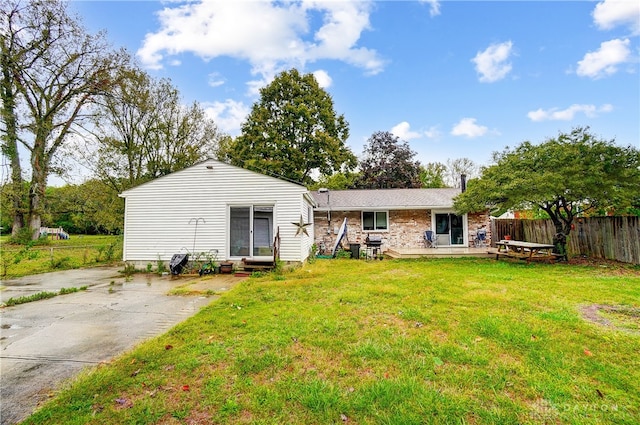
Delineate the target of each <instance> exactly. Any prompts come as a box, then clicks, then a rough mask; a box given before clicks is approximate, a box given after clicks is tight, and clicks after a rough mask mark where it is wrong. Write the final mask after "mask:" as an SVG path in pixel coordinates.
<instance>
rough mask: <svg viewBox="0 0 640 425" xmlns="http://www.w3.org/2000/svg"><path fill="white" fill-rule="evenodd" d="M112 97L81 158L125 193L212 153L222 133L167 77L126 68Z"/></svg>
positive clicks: (88, 133) (88, 131) (90, 129)
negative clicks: (158, 78) (187, 104)
mask: <svg viewBox="0 0 640 425" xmlns="http://www.w3.org/2000/svg"><path fill="white" fill-rule="evenodd" d="M114 81H115V85H114V87H113V88H112V90H111V93H110V95H109V96H105V97H104V98H103V99H102V101H101V102H100V103H99V104H98V105H96V108H95V114H94V115H93V120H91V122H90V125H89V126H87V127H86V128H85V130H84V131H85V137H83V139H84V140H86V141H87V143H89V144H90V146H87V148H86V149H76V154H77V156H80V160H81V162H82V163H83V164H85V165H86V166H87V167H88V168H89V169H91V170H92V171H93V172H94V175H95V176H96V177H97V178H99V179H100V180H102V181H103V182H105V183H106V184H108V185H109V186H110V187H112V188H113V189H114V190H116V191H118V192H121V191H123V190H126V189H128V188H130V187H132V186H135V185H137V184H139V183H141V182H144V181H146V180H150V179H153V178H156V177H159V176H162V175H166V174H169V173H172V172H174V171H177V170H180V169H183V168H185V167H188V166H190V165H193V164H194V163H196V162H198V161H201V160H203V159H205V158H206V157H208V156H213V155H214V154H215V152H216V150H217V143H218V140H219V139H220V137H221V135H220V134H219V132H218V129H217V127H216V125H215V123H214V122H213V120H211V119H210V118H208V117H207V116H206V114H205V112H204V110H203V109H202V107H201V106H200V105H199V104H198V103H193V104H191V105H189V106H185V105H183V104H182V102H181V98H180V94H179V92H178V90H177V89H176V88H175V87H174V86H173V85H172V84H171V82H170V81H169V80H166V79H161V80H155V79H152V78H151V77H149V76H148V75H147V74H146V73H145V72H143V71H141V70H139V69H136V68H135V67H130V68H122V69H120V70H118V72H117V73H116V75H115V77H114Z"/></svg>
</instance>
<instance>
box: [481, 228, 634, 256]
mask: <svg viewBox="0 0 640 425" xmlns="http://www.w3.org/2000/svg"><path fill="white" fill-rule="evenodd" d="M573 225H574V228H573V229H572V230H571V233H570V234H569V237H568V238H567V249H568V251H569V256H576V255H585V256H587V257H591V258H604V259H607V260H617V261H622V262H625V263H633V264H640V217H588V218H579V219H575V220H574V222H573ZM555 233H556V228H555V226H554V225H553V222H552V221H551V220H521V219H494V220H492V221H491V240H492V244H495V242H496V241H499V240H501V239H504V237H505V235H510V236H511V239H515V240H520V241H526V242H538V243H552V242H553V235H554V234H555Z"/></svg>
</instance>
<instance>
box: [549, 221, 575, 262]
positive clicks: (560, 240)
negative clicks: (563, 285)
mask: <svg viewBox="0 0 640 425" xmlns="http://www.w3.org/2000/svg"><path fill="white" fill-rule="evenodd" d="M552 221H553V224H554V226H555V228H556V234H555V235H553V245H554V248H553V252H554V254H558V255H560V259H564V261H568V260H569V257H568V256H567V236H569V232H570V231H571V223H563V222H562V221H561V220H558V219H552Z"/></svg>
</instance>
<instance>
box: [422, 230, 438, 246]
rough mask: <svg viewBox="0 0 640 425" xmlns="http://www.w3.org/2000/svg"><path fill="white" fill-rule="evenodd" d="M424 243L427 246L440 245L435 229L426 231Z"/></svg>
mask: <svg viewBox="0 0 640 425" xmlns="http://www.w3.org/2000/svg"><path fill="white" fill-rule="evenodd" d="M424 244H425V246H426V247H427V248H437V247H438V238H437V237H436V234H435V232H434V231H433V230H427V231H425V232H424Z"/></svg>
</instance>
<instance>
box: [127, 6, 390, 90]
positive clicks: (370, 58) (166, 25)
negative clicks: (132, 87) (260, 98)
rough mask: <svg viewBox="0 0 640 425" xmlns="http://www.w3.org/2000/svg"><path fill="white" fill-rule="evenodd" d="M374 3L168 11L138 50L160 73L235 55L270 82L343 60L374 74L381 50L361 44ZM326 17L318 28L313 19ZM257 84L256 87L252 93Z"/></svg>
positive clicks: (380, 64) (174, 8)
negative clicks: (178, 64)
mask: <svg viewBox="0 0 640 425" xmlns="http://www.w3.org/2000/svg"><path fill="white" fill-rule="evenodd" d="M371 5H372V3H371V1H363V0H350V1H346V0H345V1H339V2H338V1H329V2H323V1H314V0H308V1H302V2H275V1H273V2H272V1H209V0H202V1H198V2H190V3H185V4H180V5H179V6H174V5H173V4H171V5H170V6H167V7H165V8H164V9H163V10H162V11H160V12H158V19H159V21H160V28H159V29H158V30H157V31H156V32H153V33H148V34H147V35H146V36H145V39H144V42H143V45H142V47H140V49H139V50H138V52H137V55H138V57H139V58H140V60H141V62H142V63H143V65H145V66H147V67H149V68H152V69H159V68H162V67H163V64H164V62H165V60H168V59H167V58H169V57H171V56H173V55H177V54H180V53H184V52H191V53H193V54H194V55H196V56H199V57H201V58H202V59H204V60H210V59H212V58H215V57H219V56H230V57H234V58H239V59H242V60H247V61H249V62H250V63H251V66H252V73H253V74H254V75H259V76H260V80H261V81H270V80H271V79H272V78H273V75H275V74H277V73H278V72H279V71H281V70H283V69H287V68H291V67H298V68H304V66H305V64H307V63H310V62H314V61H317V60H323V59H329V60H340V61H344V62H346V63H349V64H351V65H354V66H356V67H360V68H362V69H364V70H365V72H366V73H368V74H376V73H378V72H381V71H382V69H383V67H384V61H383V60H382V59H381V58H380V57H379V55H378V53H377V52H376V51H375V50H372V49H368V48H365V47H360V46H358V41H359V39H360V36H361V34H362V32H363V31H365V30H367V29H369V13H370V8H371ZM312 16H313V17H316V16H321V17H322V24H320V25H319V27H318V28H311V24H310V23H311V22H315V21H316V20H315V19H312ZM251 87H252V85H251V84H250V89H251Z"/></svg>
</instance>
